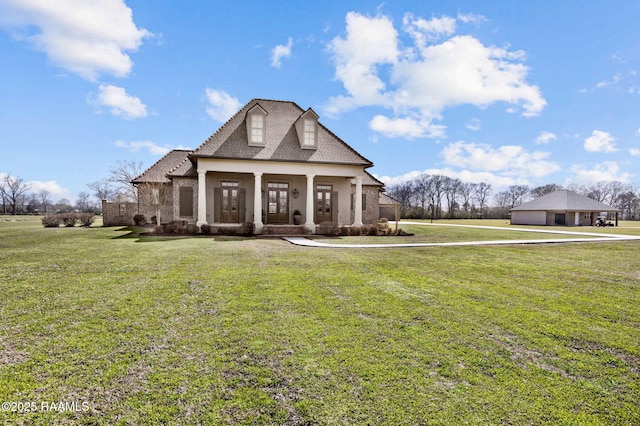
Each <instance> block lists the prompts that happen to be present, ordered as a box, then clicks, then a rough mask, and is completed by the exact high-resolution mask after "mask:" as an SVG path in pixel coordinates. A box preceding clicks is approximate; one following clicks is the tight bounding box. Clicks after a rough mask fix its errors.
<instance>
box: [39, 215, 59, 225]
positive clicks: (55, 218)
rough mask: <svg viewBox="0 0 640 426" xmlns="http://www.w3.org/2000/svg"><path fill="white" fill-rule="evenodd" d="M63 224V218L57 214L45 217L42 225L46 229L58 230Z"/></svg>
mask: <svg viewBox="0 0 640 426" xmlns="http://www.w3.org/2000/svg"><path fill="white" fill-rule="evenodd" d="M61 223H62V218H61V217H60V215H57V214H53V215H48V216H44V217H43V218H42V224H43V225H44V227H45V228H57V227H59V226H60V224H61Z"/></svg>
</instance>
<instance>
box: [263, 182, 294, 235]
mask: <svg viewBox="0 0 640 426" xmlns="http://www.w3.org/2000/svg"><path fill="white" fill-rule="evenodd" d="M267 190H268V192H269V194H268V196H269V198H268V200H267V204H268V206H267V223H272V224H281V225H282V224H288V223H289V184H288V183H282V182H270V183H269V184H268V185H267Z"/></svg>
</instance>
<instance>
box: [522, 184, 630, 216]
mask: <svg viewBox="0 0 640 426" xmlns="http://www.w3.org/2000/svg"><path fill="white" fill-rule="evenodd" d="M547 210H556V211H558V210H559V211H574V212H616V211H619V209H617V208H615V207H611V206H610V205H607V204H604V203H601V202H599V201H596V200H594V199H592V198H589V197H585V196H584V195H580V194H578V193H576V192H573V191H569V190H566V189H563V190H561V191H555V192H551V193H549V194H547V195H543V196H542V197H540V198H536V199H535V200H533V201H530V202H528V203H524V204H522V205H520V206H518V207H515V208H513V209H511V211H547Z"/></svg>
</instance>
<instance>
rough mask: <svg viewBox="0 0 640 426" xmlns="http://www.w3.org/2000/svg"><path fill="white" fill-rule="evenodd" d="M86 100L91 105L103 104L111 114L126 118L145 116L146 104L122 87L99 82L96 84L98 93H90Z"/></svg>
mask: <svg viewBox="0 0 640 426" xmlns="http://www.w3.org/2000/svg"><path fill="white" fill-rule="evenodd" d="M87 101H88V102H89V103H90V104H92V105H96V106H105V107H107V108H109V111H110V112H111V114H113V115H115V116H116V117H122V118H125V119H127V120H132V119H134V118H144V117H146V116H147V106H146V105H145V104H143V103H142V101H140V98H137V97H135V96H130V95H128V94H127V92H126V90H125V89H124V88H122V87H118V86H112V85H106V84H101V85H100V86H98V95H97V96H96V97H94V96H93V95H90V96H89V97H88V99H87Z"/></svg>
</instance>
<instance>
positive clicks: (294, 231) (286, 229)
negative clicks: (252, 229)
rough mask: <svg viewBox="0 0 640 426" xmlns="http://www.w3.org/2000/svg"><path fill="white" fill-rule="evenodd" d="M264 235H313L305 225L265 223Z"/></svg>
mask: <svg viewBox="0 0 640 426" xmlns="http://www.w3.org/2000/svg"><path fill="white" fill-rule="evenodd" d="M262 235H278V236H282V235H311V231H309V230H308V229H307V228H305V227H304V225H264V227H263V228H262Z"/></svg>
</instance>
